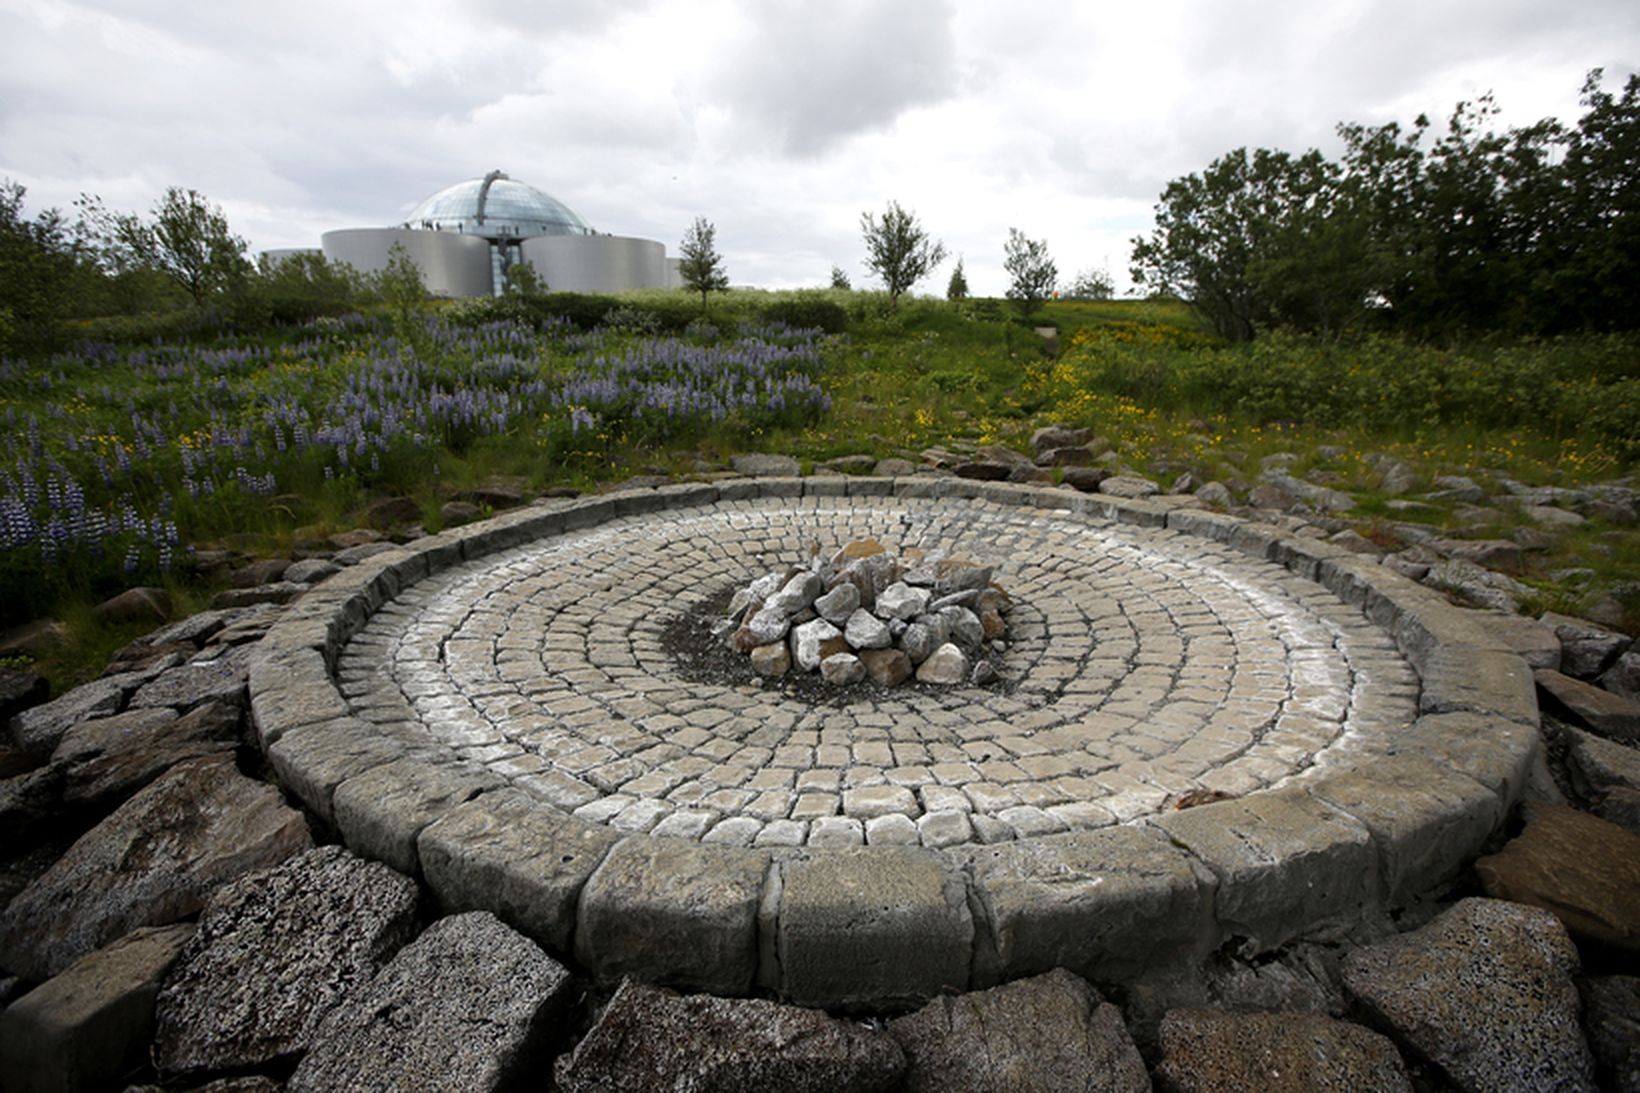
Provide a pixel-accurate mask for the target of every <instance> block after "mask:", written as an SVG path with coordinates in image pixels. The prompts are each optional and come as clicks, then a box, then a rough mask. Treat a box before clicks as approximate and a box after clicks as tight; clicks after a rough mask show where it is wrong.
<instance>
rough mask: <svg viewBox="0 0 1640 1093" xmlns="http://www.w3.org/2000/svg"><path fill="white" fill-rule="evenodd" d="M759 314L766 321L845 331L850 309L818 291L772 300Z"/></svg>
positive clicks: (821, 329)
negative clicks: (846, 309)
mask: <svg viewBox="0 0 1640 1093" xmlns="http://www.w3.org/2000/svg"><path fill="white" fill-rule="evenodd" d="M758 315H759V316H760V317H761V318H762V319H763V320H764V321H765V322H770V323H785V324H786V325H787V326H789V327H791V328H793V329H794V330H798V329H801V330H818V331H820V332H821V333H823V334H841V333H843V332H844V331H846V330H847V329H848V312H847V311H845V310H844V309H843V306H842V305H841V304H839V303H837V302H836V301H834V300H829V299H827V298H826V297H824V296H821V295H819V294H817V293H815V294H807V293H805V294H801V295H793V296H787V297H784V298H781V299H776V300H770V301H769V302H768V303H766V304H764V305H763V306H762V308H760V309H759V311H758Z"/></svg>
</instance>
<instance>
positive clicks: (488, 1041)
mask: <svg viewBox="0 0 1640 1093" xmlns="http://www.w3.org/2000/svg"><path fill="white" fill-rule="evenodd" d="M570 988H571V981H570V975H569V972H568V971H567V970H566V969H565V968H564V966H563V965H561V964H559V963H558V962H557V961H556V960H553V959H552V958H551V957H549V956H547V954H546V953H544V952H542V951H541V948H540V946H538V945H536V944H535V942H533V941H531V940H529V939H528V938H526V937H524V936H523V935H522V934H519V933H516V932H514V931H513V930H510V929H508V928H507V927H506V926H504V925H502V923H501V921H500V920H499V919H497V918H496V917H495V916H494V915H492V914H490V913H489V912H487V911H472V912H468V913H467V914H462V915H452V916H450V917H448V918H442V919H439V920H438V921H437V922H435V923H433V925H432V926H430V927H428V928H427V930H426V932H425V933H423V934H422V935H421V936H420V937H418V938H416V940H414V941H412V942H411V943H410V944H408V945H406V946H405V947H404V948H403V949H400V950H399V952H398V955H396V956H394V957H393V959H392V960H391V961H389V962H388V964H387V966H386V967H385V968H383V969H382V970H381V971H380V972H379V973H378V974H377V975H376V977H375V978H374V979H372V980H371V981H370V982H369V983H368V984H367V985H365V986H364V987H362V988H361V989H359V990H357V991H355V992H354V993H353V994H351V995H349V996H348V997H347V998H346V999H345V1000H343V1001H341V1002H340V1003H339V1004H338V1005H337V1006H336V1007H335V1008H334V1009H332V1010H331V1011H330V1013H329V1015H328V1016H327V1017H326V1018H325V1019H324V1021H323V1022H321V1023H320V1025H319V1027H318V1030H317V1031H316V1032H315V1033H314V1035H313V1041H312V1044H313V1046H312V1047H311V1048H310V1049H309V1050H308V1053H307V1055H306V1056H304V1057H303V1059H302V1061H301V1063H300V1064H299V1065H298V1066H297V1068H296V1072H295V1073H294V1074H292V1075H291V1078H290V1081H289V1083H288V1084H287V1085H286V1086H285V1088H286V1089H287V1090H289V1091H291V1093H297V1091H303V1090H312V1091H315V1093H317V1091H321V1090H336V1089H360V1090H363V1089H395V1088H403V1087H404V1086H406V1085H408V1084H414V1085H416V1086H418V1087H420V1088H424V1089H459V1090H495V1089H502V1088H513V1087H515V1086H516V1085H519V1084H523V1080H524V1079H525V1078H527V1077H528V1076H529V1072H530V1071H531V1070H532V1069H533V1067H532V1064H535V1063H537V1062H540V1063H544V1062H545V1061H546V1060H545V1059H544V1058H541V1053H542V1049H543V1046H544V1041H545V1040H546V1039H547V1037H548V1036H550V1035H552V1034H553V1033H555V1032H556V1031H557V1029H556V1027H555V1026H556V1024H557V1021H558V1018H559V1017H560V1015H561V1014H562V1012H563V1011H564V1009H565V1008H566V1007H567V1004H568V1002H569V1000H570V999H569V995H570Z"/></svg>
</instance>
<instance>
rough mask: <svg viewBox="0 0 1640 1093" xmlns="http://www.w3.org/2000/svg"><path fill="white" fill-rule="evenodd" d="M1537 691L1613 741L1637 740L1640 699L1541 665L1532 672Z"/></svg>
mask: <svg viewBox="0 0 1640 1093" xmlns="http://www.w3.org/2000/svg"><path fill="white" fill-rule="evenodd" d="M1532 678H1533V680H1534V681H1535V682H1536V683H1537V686H1538V691H1539V693H1541V694H1543V695H1544V696H1546V697H1547V698H1548V699H1549V700H1550V701H1549V703H1548V705H1550V706H1553V707H1559V708H1560V709H1562V710H1564V711H1565V712H1566V713H1567V714H1569V715H1570V716H1571V717H1572V718H1574V719H1575V720H1577V721H1578V722H1580V723H1582V724H1584V725H1587V726H1589V727H1590V728H1591V729H1593V730H1594V731H1595V732H1597V733H1599V734H1600V735H1602V736H1607V737H1611V738H1612V739H1614V740H1640V701H1636V700H1635V699H1632V698H1624V697H1623V696H1622V695H1619V694H1613V693H1612V692H1610V691H1607V690H1604V689H1602V688H1600V687H1596V686H1595V685H1594V684H1592V683H1585V682H1583V681H1582V680H1580V679H1573V678H1572V677H1571V676H1568V675H1563V674H1562V673H1560V672H1552V671H1549V670H1548V669H1546V668H1540V669H1538V670H1537V671H1536V672H1533V673H1532Z"/></svg>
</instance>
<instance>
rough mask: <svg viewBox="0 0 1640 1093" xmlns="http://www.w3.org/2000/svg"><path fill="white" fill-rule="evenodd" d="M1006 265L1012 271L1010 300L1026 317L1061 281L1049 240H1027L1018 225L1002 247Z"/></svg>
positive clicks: (1011, 231) (1009, 278) (1010, 274)
mask: <svg viewBox="0 0 1640 1093" xmlns="http://www.w3.org/2000/svg"><path fill="white" fill-rule="evenodd" d="M1002 268H1003V269H1004V270H1006V271H1007V273H1008V299H1010V300H1012V301H1013V302H1014V306H1015V307H1017V308H1018V309H1019V313H1020V314H1021V315H1023V316H1025V317H1026V318H1030V317H1031V315H1033V314H1035V312H1036V310H1037V309H1038V308H1040V307H1041V306H1042V302H1043V301H1044V300H1046V299H1047V298H1048V297H1049V296H1051V295H1053V290H1054V285H1055V284H1057V283H1058V281H1059V270H1058V269H1057V268H1056V267H1055V266H1054V264H1053V259H1052V258H1050V257H1048V241H1047V240H1046V239H1027V238H1025V233H1024V232H1022V231H1020V230H1019V229H1018V228H1009V229H1008V242H1006V243H1004V244H1003V246H1002Z"/></svg>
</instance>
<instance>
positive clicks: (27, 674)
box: [0, 668, 51, 725]
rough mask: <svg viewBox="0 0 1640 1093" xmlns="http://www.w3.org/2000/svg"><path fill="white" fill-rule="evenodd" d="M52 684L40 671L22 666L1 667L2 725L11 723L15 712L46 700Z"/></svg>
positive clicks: (0, 698)
mask: <svg viewBox="0 0 1640 1093" xmlns="http://www.w3.org/2000/svg"><path fill="white" fill-rule="evenodd" d="M50 694H51V684H49V683H47V682H46V677H45V676H43V675H41V674H40V673H38V672H31V671H28V670H26V669H22V668H0V725H7V724H10V722H11V719H12V717H13V716H14V715H15V714H19V713H22V712H23V711H24V710H26V709H29V708H30V707H33V706H38V705H39V704H40V703H42V702H44V701H45V700H46V699H47V697H49V696H50Z"/></svg>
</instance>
